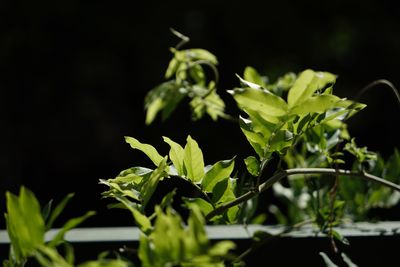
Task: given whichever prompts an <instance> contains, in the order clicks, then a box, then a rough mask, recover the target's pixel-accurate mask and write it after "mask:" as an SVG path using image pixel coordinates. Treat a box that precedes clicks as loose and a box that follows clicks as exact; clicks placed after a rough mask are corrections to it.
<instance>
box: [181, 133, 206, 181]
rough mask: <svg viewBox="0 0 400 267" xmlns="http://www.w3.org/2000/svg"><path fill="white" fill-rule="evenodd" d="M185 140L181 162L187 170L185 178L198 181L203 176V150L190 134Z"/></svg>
mask: <svg viewBox="0 0 400 267" xmlns="http://www.w3.org/2000/svg"><path fill="white" fill-rule="evenodd" d="M186 141H187V143H186V146H185V149H184V152H185V153H184V159H183V163H184V164H185V169H186V171H187V178H188V179H189V180H191V181H193V182H199V181H201V179H202V178H203V176H204V160H203V152H202V151H201V149H200V148H199V145H198V144H197V142H196V141H195V140H193V139H192V137H191V136H190V135H189V136H188V137H187V139H186Z"/></svg>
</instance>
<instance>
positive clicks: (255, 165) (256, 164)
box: [244, 156, 260, 177]
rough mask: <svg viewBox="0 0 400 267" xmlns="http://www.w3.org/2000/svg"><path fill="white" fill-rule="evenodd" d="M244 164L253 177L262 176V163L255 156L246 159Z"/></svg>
mask: <svg viewBox="0 0 400 267" xmlns="http://www.w3.org/2000/svg"><path fill="white" fill-rule="evenodd" d="M244 163H245V164H246V168H247V171H248V172H249V173H250V174H251V175H253V176H256V177H257V176H258V175H259V174H260V161H259V160H258V159H257V158H256V157H253V156H249V157H247V158H245V159H244Z"/></svg>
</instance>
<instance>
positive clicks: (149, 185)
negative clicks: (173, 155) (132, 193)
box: [140, 157, 167, 206]
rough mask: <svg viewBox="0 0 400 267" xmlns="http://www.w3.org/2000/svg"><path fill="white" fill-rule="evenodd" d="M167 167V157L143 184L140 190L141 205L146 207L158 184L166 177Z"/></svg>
mask: <svg viewBox="0 0 400 267" xmlns="http://www.w3.org/2000/svg"><path fill="white" fill-rule="evenodd" d="M166 167H167V157H165V158H164V159H163V160H162V161H161V162H160V164H159V166H158V167H157V169H155V170H154V171H153V172H152V174H151V175H150V178H149V179H148V180H147V181H146V182H145V183H144V184H143V186H142V188H141V190H140V191H141V194H142V200H143V205H144V206H146V205H147V203H148V202H149V200H150V198H151V197H152V196H153V193H154V191H155V190H156V188H157V185H158V182H159V181H160V180H161V179H162V178H164V177H165V176H166V172H165V169H166Z"/></svg>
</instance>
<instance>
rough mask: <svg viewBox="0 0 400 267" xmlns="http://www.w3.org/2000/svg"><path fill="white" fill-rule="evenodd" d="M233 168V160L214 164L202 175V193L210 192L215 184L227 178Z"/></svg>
mask: <svg viewBox="0 0 400 267" xmlns="http://www.w3.org/2000/svg"><path fill="white" fill-rule="evenodd" d="M234 166H235V158H232V159H230V160H221V161H218V162H217V163H215V164H214V165H213V166H212V167H211V169H209V170H208V171H207V172H206V174H205V175H204V178H203V181H202V182H201V187H202V189H203V190H204V191H207V192H212V189H213V188H214V186H215V184H217V183H218V182H220V181H221V180H223V179H225V178H228V177H229V176H230V175H231V173H232V171H233V168H234Z"/></svg>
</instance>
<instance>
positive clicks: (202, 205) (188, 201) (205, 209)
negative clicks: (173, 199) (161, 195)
mask: <svg viewBox="0 0 400 267" xmlns="http://www.w3.org/2000/svg"><path fill="white" fill-rule="evenodd" d="M183 201H184V203H185V206H186V207H187V208H188V209H190V210H192V209H193V207H194V206H197V207H198V208H199V209H200V211H201V212H202V213H203V214H204V215H206V214H208V213H210V212H211V211H212V210H213V209H214V208H213V206H212V205H211V203H209V202H207V201H206V200H204V199H202V198H186V197H184V198H183Z"/></svg>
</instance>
